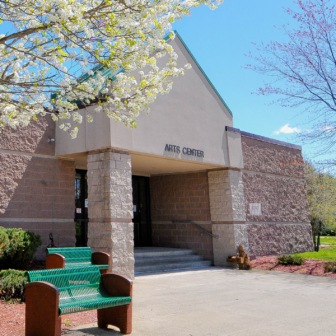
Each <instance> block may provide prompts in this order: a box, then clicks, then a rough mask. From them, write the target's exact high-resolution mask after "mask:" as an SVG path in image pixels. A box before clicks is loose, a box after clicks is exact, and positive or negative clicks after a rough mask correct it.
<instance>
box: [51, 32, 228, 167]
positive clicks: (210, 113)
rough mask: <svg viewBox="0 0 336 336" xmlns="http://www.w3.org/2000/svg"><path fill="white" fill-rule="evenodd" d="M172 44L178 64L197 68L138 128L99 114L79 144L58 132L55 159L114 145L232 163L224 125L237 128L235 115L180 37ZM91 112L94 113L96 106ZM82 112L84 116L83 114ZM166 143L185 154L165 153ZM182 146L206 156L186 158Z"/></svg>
mask: <svg viewBox="0 0 336 336" xmlns="http://www.w3.org/2000/svg"><path fill="white" fill-rule="evenodd" d="M171 43H172V45H173V46H174V49H175V50H176V52H177V53H178V55H179V59H178V65H179V66H183V65H184V64H186V63H188V62H189V63H191V64H192V67H193V68H192V70H188V71H186V73H185V75H184V76H180V77H178V78H175V79H174V85H173V89H172V91H171V92H170V93H169V94H168V95H160V96H159V97H158V99H157V100H156V101H155V103H154V104H152V105H151V113H150V114H149V115H146V114H141V115H140V116H139V118H138V127H137V128H136V129H133V130H131V129H128V128H126V127H125V126H124V125H123V124H121V123H116V122H115V121H114V120H110V119H108V117H107V116H106V115H105V114H96V113H94V122H93V123H90V124H89V123H86V122H84V123H83V124H81V125H79V135H78V138H77V139H75V140H71V139H70V135H69V134H67V133H65V132H63V131H62V130H60V129H58V128H57V129H56V138H57V141H56V155H67V154H73V153H83V152H88V151H92V150H96V149H103V148H108V147H112V148H117V149H122V150H127V151H130V152H135V153H145V154H149V155H157V156H165V157H172V158H174V159H178V160H179V159H182V160H191V161H199V162H204V163H211V164H218V165H223V166H227V165H229V157H228V147H227V136H226V132H225V126H232V116H231V114H230V112H229V111H228V110H227V108H226V106H225V105H224V104H223V102H222V101H221V100H220V98H219V97H218V95H217V94H216V92H215V91H214V89H213V88H212V87H211V85H210V84H209V82H208V80H207V79H206V78H205V76H204V75H203V74H202V72H201V70H200V69H199V68H198V66H197V64H196V63H195V62H194V61H193V59H192V57H191V56H190V54H189V53H188V51H187V50H186V49H185V48H184V46H183V44H182V42H181V41H180V40H179V39H178V37H176V39H175V40H174V41H172V42H171ZM160 62H161V60H160ZM88 110H89V111H90V112H91V113H92V112H93V111H94V107H90V108H88ZM81 112H82V113H83V114H85V111H84V110H82V111H81ZM166 144H171V145H177V146H180V148H181V153H180V154H179V155H175V154H174V155H172V154H173V153H171V152H167V151H165V146H166ZM183 147H187V148H192V149H197V150H201V151H203V152H204V158H201V157H197V156H189V155H183V153H182V148H183Z"/></svg>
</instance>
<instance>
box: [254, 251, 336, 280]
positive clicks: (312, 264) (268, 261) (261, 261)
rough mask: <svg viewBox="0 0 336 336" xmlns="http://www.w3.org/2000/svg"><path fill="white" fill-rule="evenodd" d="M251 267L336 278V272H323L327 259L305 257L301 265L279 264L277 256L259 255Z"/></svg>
mask: <svg viewBox="0 0 336 336" xmlns="http://www.w3.org/2000/svg"><path fill="white" fill-rule="evenodd" d="M251 263H252V266H253V268H256V269H261V270H267V271H269V270H270V271H279V272H287V273H296V274H310V275H316V276H323V277H331V278H336V273H332V272H325V270H324V267H323V265H324V264H326V263H328V261H323V260H316V259H305V262H304V264H303V265H280V264H279V263H278V260H277V257H272V256H271V257H259V258H258V259H254V260H252V261H251Z"/></svg>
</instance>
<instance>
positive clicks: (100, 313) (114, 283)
mask: <svg viewBox="0 0 336 336" xmlns="http://www.w3.org/2000/svg"><path fill="white" fill-rule="evenodd" d="M102 280H103V284H104V287H105V289H106V291H107V293H108V294H109V295H111V296H131V297H132V294H133V281H131V280H129V279H127V278H126V277H124V276H122V275H119V274H116V273H107V274H103V275H102ZM132 299H133V297H132ZM132 301H133V300H132ZM97 317H98V327H99V328H106V327H107V326H108V325H109V324H111V325H114V326H116V327H118V328H119V329H120V331H121V332H122V333H124V334H130V333H131V332H132V303H131V304H128V305H123V306H117V307H111V308H104V309H98V310H97Z"/></svg>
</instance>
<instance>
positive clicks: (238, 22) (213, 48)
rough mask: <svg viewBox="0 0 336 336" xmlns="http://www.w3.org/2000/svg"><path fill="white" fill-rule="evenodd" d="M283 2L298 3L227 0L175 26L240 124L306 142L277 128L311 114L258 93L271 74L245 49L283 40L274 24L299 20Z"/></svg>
mask: <svg viewBox="0 0 336 336" xmlns="http://www.w3.org/2000/svg"><path fill="white" fill-rule="evenodd" d="M283 7H296V6H295V5H294V4H293V0H281V1H280V0H225V1H224V3H223V4H222V5H220V6H219V7H218V9H216V10H215V11H211V10H210V9H208V8H207V7H204V6H203V7H200V8H196V9H194V10H193V14H192V16H190V17H185V18H183V20H182V21H180V22H177V23H175V24H174V26H173V28H174V29H176V30H177V31H178V32H179V34H180V35H181V37H182V38H183V40H184V41H185V42H186V44H187V45H188V47H189V49H190V50H191V52H192V53H193V55H194V56H195V58H196V59H197V61H198V62H199V64H200V65H201V67H202V68H203V70H204V71H205V73H206V74H207V75H208V77H209V78H210V80H211V81H212V83H213V84H214V85H215V87H216V88H217V90H218V91H219V93H220V94H221V95H222V97H223V98H224V100H225V102H226V103H227V104H228V106H229V107H230V109H231V111H232V113H233V122H234V127H236V128H240V129H241V130H243V131H246V132H251V133H255V134H259V135H263V136H266V137H271V138H274V139H278V140H282V141H288V142H292V143H297V144H300V143H299V141H298V139H297V138H295V133H292V134H288V133H287V134H286V133H283V132H279V133H278V134H275V133H274V132H276V131H279V130H280V129H281V128H282V127H284V126H285V125H288V124H289V125H288V126H285V127H284V128H283V129H282V130H283V131H290V130H291V129H290V128H294V127H297V128H299V129H301V130H305V129H307V125H305V120H306V118H305V117H304V116H298V113H299V112H300V111H299V110H297V109H291V108H283V107H280V106H278V105H269V104H270V103H271V102H272V100H273V99H274V98H276V97H270V96H258V95H252V94H251V93H252V92H255V91H256V90H257V89H258V88H259V87H260V86H262V85H263V83H264V82H265V81H267V80H268V78H267V77H263V76H261V75H259V74H257V73H254V72H252V71H249V70H246V69H244V68H243V67H244V65H245V64H246V63H251V60H250V59H248V58H247V57H246V56H245V54H247V53H248V52H249V51H250V50H251V51H252V52H253V51H254V50H255V49H254V46H253V45H252V42H255V43H259V42H261V41H263V42H268V41H270V40H277V41H283V40H284V36H283V34H282V33H281V32H280V31H279V30H278V29H275V28H274V26H278V27H280V26H282V24H284V23H292V24H293V27H294V26H295V22H293V21H292V19H291V17H290V16H288V15H287V14H286V13H285V12H284V11H283ZM311 152H312V147H309V146H307V145H304V146H303V153H304V156H305V157H306V158H308V157H310V158H312V155H311ZM328 157H330V156H328V155H327V156H324V157H319V158H318V159H322V158H328Z"/></svg>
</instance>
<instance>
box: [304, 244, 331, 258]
mask: <svg viewBox="0 0 336 336" xmlns="http://www.w3.org/2000/svg"><path fill="white" fill-rule="evenodd" d="M298 256H300V257H302V258H307V259H319V260H329V261H336V246H333V247H331V248H328V249H324V248H323V249H320V251H319V252H306V253H300V254H298Z"/></svg>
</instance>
